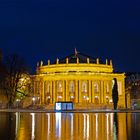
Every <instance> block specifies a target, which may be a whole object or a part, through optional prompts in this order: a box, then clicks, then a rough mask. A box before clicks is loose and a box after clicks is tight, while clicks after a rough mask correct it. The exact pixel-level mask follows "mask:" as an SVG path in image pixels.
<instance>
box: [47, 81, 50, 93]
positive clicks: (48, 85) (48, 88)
mask: <svg viewBox="0 0 140 140" xmlns="http://www.w3.org/2000/svg"><path fill="white" fill-rule="evenodd" d="M47 93H50V83H47Z"/></svg>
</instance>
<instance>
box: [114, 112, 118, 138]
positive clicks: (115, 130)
mask: <svg viewBox="0 0 140 140" xmlns="http://www.w3.org/2000/svg"><path fill="white" fill-rule="evenodd" d="M117 139H118V114H117V113H114V140H117Z"/></svg>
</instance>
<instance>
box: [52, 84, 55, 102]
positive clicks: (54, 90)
mask: <svg viewBox="0 0 140 140" xmlns="http://www.w3.org/2000/svg"><path fill="white" fill-rule="evenodd" d="M55 84H56V83H55V81H53V86H52V87H53V97H52V98H53V103H55V102H56V99H55V97H56V96H55V92H56V88H55Z"/></svg>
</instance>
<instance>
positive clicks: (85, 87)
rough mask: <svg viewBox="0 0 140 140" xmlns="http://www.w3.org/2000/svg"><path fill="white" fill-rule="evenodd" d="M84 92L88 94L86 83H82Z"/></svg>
mask: <svg viewBox="0 0 140 140" xmlns="http://www.w3.org/2000/svg"><path fill="white" fill-rule="evenodd" d="M82 92H87V82H86V81H83V82H82Z"/></svg>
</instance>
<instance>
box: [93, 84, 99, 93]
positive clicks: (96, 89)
mask: <svg viewBox="0 0 140 140" xmlns="http://www.w3.org/2000/svg"><path fill="white" fill-rule="evenodd" d="M98 92H99V85H98V83H97V82H95V83H94V93H98Z"/></svg>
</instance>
